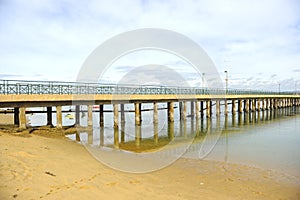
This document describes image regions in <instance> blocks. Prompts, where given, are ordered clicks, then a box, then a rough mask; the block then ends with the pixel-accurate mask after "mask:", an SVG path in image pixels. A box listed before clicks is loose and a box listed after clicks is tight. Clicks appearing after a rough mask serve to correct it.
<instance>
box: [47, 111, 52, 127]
mask: <svg viewBox="0 0 300 200" xmlns="http://www.w3.org/2000/svg"><path fill="white" fill-rule="evenodd" d="M47 126H52V107H47Z"/></svg>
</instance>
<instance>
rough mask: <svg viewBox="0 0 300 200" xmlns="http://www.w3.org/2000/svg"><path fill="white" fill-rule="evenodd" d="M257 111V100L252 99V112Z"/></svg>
mask: <svg viewBox="0 0 300 200" xmlns="http://www.w3.org/2000/svg"><path fill="white" fill-rule="evenodd" d="M255 111H256V99H252V112H255Z"/></svg>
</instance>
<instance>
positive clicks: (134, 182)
mask: <svg viewBox="0 0 300 200" xmlns="http://www.w3.org/2000/svg"><path fill="white" fill-rule="evenodd" d="M129 183H130V184H132V185H136V184H140V183H141V182H140V181H139V180H131V181H129Z"/></svg>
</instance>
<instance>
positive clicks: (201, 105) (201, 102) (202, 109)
mask: <svg viewBox="0 0 300 200" xmlns="http://www.w3.org/2000/svg"><path fill="white" fill-rule="evenodd" d="M200 110H201V119H203V116H204V106H203V101H200Z"/></svg>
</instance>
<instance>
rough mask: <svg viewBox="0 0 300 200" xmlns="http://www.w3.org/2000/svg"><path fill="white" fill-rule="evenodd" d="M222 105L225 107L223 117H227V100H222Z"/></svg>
mask: <svg viewBox="0 0 300 200" xmlns="http://www.w3.org/2000/svg"><path fill="white" fill-rule="evenodd" d="M224 105H225V110H224V112H225V116H227V115H228V105H227V99H225V100H224Z"/></svg>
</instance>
